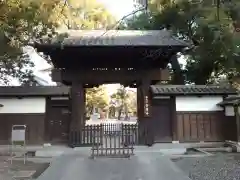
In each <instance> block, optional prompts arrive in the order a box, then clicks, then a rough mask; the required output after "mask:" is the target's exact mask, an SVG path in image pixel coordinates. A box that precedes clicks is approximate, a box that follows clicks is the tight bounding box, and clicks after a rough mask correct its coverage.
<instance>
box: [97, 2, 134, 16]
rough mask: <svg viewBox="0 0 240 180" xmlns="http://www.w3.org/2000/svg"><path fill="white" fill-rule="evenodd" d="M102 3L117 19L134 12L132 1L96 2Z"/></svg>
mask: <svg viewBox="0 0 240 180" xmlns="http://www.w3.org/2000/svg"><path fill="white" fill-rule="evenodd" d="M98 1H99V2H101V3H103V5H104V6H105V7H106V9H108V10H109V12H111V13H112V14H113V15H114V16H116V18H117V19H121V18H122V17H123V16H125V15H127V14H130V13H131V12H133V11H134V6H133V5H134V3H133V0H98Z"/></svg>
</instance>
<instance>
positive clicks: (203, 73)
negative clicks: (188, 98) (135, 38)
mask: <svg viewBox="0 0 240 180" xmlns="http://www.w3.org/2000/svg"><path fill="white" fill-rule="evenodd" d="M236 2H237V1H236ZM211 3H212V1H211V2H210V1H201V3H192V2H190V1H187V0H178V1H165V0H160V1H151V2H150V5H149V12H147V13H143V14H140V15H137V16H135V17H133V18H132V19H130V20H128V21H127V22H126V26H125V28H130V29H163V28H167V29H169V30H172V32H173V35H175V36H178V37H179V38H182V39H184V40H188V41H190V42H193V44H194V45H195V48H193V49H192V50H191V51H188V52H187V53H186V54H184V55H185V59H186V62H187V65H186V67H185V68H181V65H180V64H179V62H178V60H177V58H176V56H175V57H173V58H172V59H171V60H170V63H171V68H172V70H173V71H174V77H173V80H174V83H175V84H183V83H186V82H187V83H195V84H206V83H211V79H212V77H217V76H219V75H223V74H224V75H226V76H228V77H231V76H232V74H236V73H238V72H239V61H238V57H239V55H238V54H239V53H238V52H239V48H238V47H239V42H240V41H239V38H238V40H237V38H236V37H234V36H233V27H232V25H233V24H234V22H235V21H236V19H237V17H238V16H236V12H237V10H239V9H240V8H239V6H237V5H234V8H235V9H234V10H233V8H232V7H233V6H230V5H226V3H225V4H224V7H223V8H220V6H219V5H218V4H215V5H212V4H211ZM238 4H239V3H238ZM236 9H237V10H236ZM237 36H239V35H237Z"/></svg>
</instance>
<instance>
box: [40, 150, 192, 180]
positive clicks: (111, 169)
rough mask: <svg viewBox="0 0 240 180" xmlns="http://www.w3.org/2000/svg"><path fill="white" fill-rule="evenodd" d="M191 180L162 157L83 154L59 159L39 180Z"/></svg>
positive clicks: (151, 155)
mask: <svg viewBox="0 0 240 180" xmlns="http://www.w3.org/2000/svg"><path fill="white" fill-rule="evenodd" d="M50 179H51V180H70V179H71V180H79V179H81V180H189V178H188V177H187V176H185V175H184V174H183V172H182V171H181V170H180V169H178V168H177V167H176V166H175V164H174V163H173V162H172V161H171V160H170V159H169V158H168V157H166V156H163V155H162V154H161V153H146V152H145V153H136V155H135V156H133V157H131V158H130V159H117V158H115V159H110V158H97V159H94V160H93V159H89V155H88V154H86V152H85V154H84V153H80V152H75V153H73V154H65V155H62V156H59V157H58V158H56V159H55V161H54V162H53V163H52V164H51V166H50V167H49V168H48V169H47V170H46V171H45V172H44V173H43V174H42V175H41V176H40V177H39V178H38V179H37V180H50Z"/></svg>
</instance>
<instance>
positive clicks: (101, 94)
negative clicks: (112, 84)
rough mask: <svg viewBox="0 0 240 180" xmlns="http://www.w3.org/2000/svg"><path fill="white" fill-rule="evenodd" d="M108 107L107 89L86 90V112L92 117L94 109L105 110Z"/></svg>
mask: <svg viewBox="0 0 240 180" xmlns="http://www.w3.org/2000/svg"><path fill="white" fill-rule="evenodd" d="M107 105H108V94H107V91H106V87H104V86H99V87H98V88H96V87H95V88H89V89H87V90H86V110H87V114H88V115H90V114H91V113H92V112H93V108H100V109H105V108H106V107H107Z"/></svg>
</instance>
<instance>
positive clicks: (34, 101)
mask: <svg viewBox="0 0 240 180" xmlns="http://www.w3.org/2000/svg"><path fill="white" fill-rule="evenodd" d="M0 104H2V105H3V107H0V113H45V106H46V99H45V98H44V97H39V98H22V99H18V98H0Z"/></svg>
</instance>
